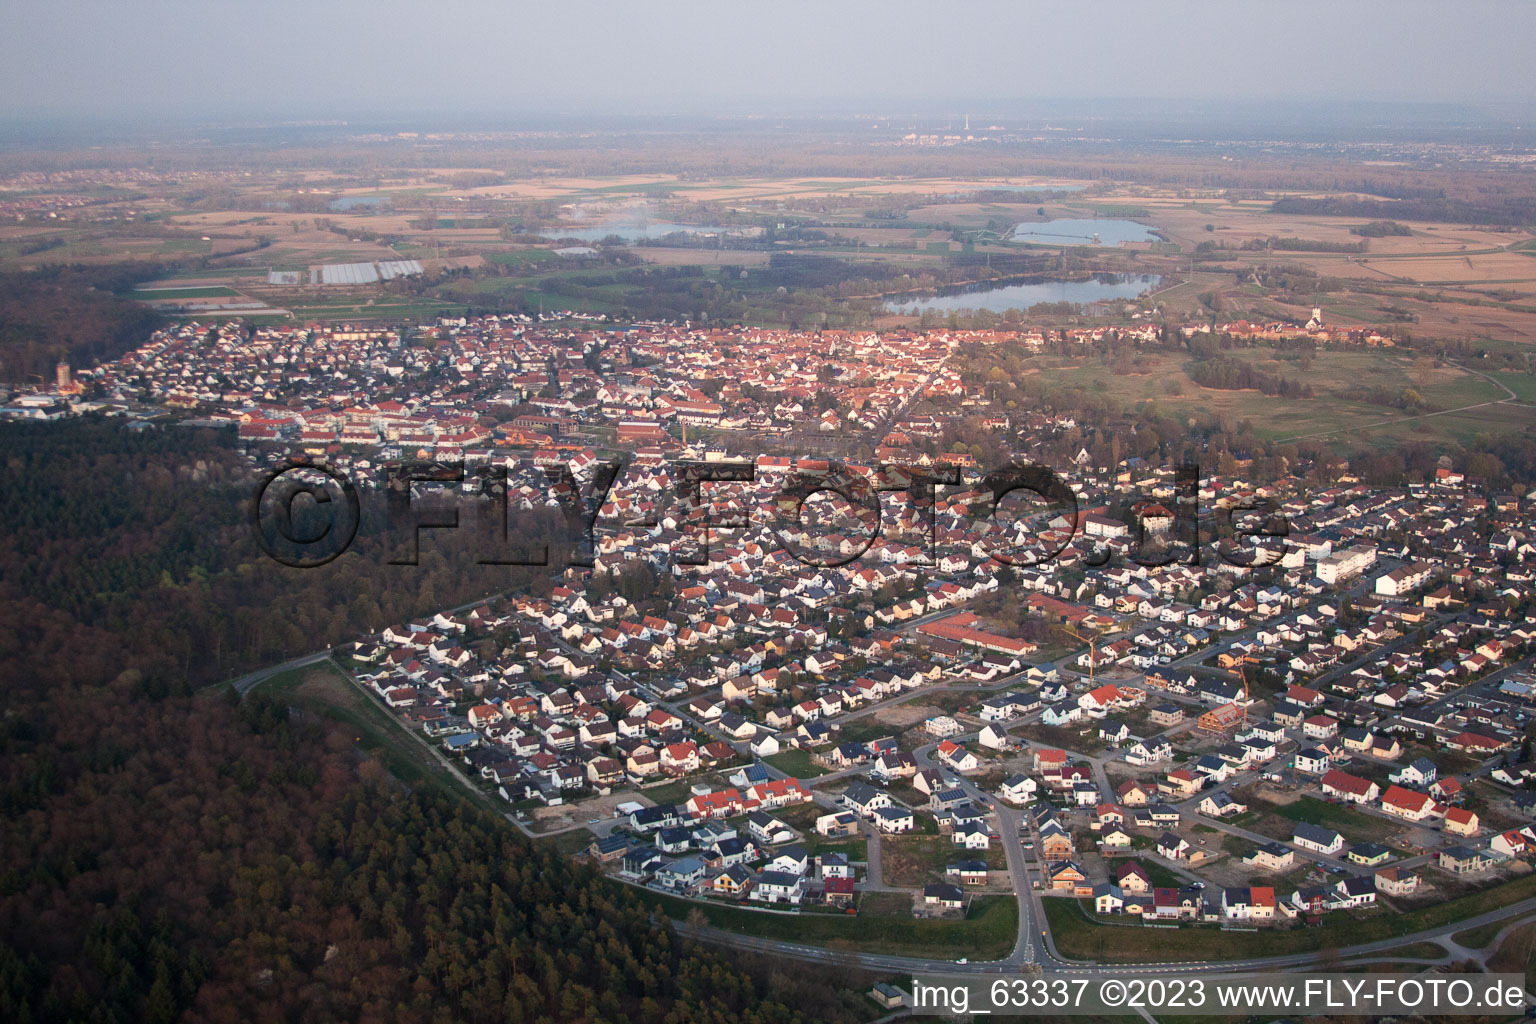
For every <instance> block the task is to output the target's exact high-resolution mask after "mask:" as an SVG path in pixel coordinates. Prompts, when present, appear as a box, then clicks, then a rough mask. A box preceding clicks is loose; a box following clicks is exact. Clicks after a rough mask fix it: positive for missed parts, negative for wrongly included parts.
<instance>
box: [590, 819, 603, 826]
mask: <svg viewBox="0 0 1536 1024" xmlns="http://www.w3.org/2000/svg"><path fill="white" fill-rule="evenodd" d="M602 820H603V819H601V818H592V819H590V820H588V821H587V824H588V825H596V824H597V823H598V822H599V821H602Z"/></svg>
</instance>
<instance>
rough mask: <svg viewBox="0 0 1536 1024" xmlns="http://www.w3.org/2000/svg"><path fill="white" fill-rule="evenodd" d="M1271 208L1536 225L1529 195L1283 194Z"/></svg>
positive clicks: (1533, 203)
mask: <svg viewBox="0 0 1536 1024" xmlns="http://www.w3.org/2000/svg"><path fill="white" fill-rule="evenodd" d="M1271 209H1273V210H1274V211H1275V212H1276V213H1299V214H1304V215H1308V216H1319V215H1321V216H1327V217H1369V218H1371V219H1372V220H1378V221H1387V220H1399V221H1403V220H1439V221H1453V222H1455V223H1459V224H1495V225H1499V226H1501V227H1523V226H1525V225H1529V224H1536V199H1533V198H1531V197H1529V196H1507V197H1504V198H1498V199H1492V198H1490V199H1453V198H1448V197H1446V196H1436V197H1416V198H1411V199H1392V200H1382V199H1351V198H1347V197H1344V196H1328V197H1326V198H1322V199H1305V198H1302V197H1299V196H1287V197H1285V198H1284V199H1277V200H1275V202H1274V204H1273V205H1272V207H1271ZM1362 233H1363V232H1362ZM1394 233H1395V232H1394Z"/></svg>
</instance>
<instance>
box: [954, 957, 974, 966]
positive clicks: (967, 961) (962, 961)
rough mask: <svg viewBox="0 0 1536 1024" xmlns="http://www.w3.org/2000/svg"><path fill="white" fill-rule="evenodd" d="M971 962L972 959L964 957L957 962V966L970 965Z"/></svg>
mask: <svg viewBox="0 0 1536 1024" xmlns="http://www.w3.org/2000/svg"><path fill="white" fill-rule="evenodd" d="M970 962H971V958H970V957H968V956H963V957H961V958H960V959H959V960H956V961H955V963H957V964H968V963H970Z"/></svg>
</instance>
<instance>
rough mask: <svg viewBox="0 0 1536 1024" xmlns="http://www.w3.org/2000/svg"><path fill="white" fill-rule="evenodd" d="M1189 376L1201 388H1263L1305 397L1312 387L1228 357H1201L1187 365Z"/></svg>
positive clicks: (1262, 389) (1271, 391) (1287, 395)
mask: <svg viewBox="0 0 1536 1024" xmlns="http://www.w3.org/2000/svg"><path fill="white" fill-rule="evenodd" d="M1189 377H1190V379H1191V380H1193V381H1194V382H1195V383H1196V384H1199V385H1200V386H1201V387H1204V388H1219V389H1221V390H1223V391H1262V392H1263V393H1264V394H1266V395H1279V396H1280V397H1282V398H1307V397H1310V396H1311V394H1312V389H1311V388H1310V387H1308V386H1307V385H1305V384H1302V383H1300V382H1298V381H1294V380H1291V379H1290V378H1289V377H1278V376H1275V375H1273V374H1268V373H1264V372H1263V371H1261V370H1257V369H1255V368H1254V366H1253V364H1252V363H1249V362H1246V361H1244V360H1242V359H1233V358H1232V357H1230V356H1216V357H1214V358H1212V359H1201V360H1199V361H1198V362H1196V363H1195V364H1194V366H1192V367H1191V368H1190V371H1189Z"/></svg>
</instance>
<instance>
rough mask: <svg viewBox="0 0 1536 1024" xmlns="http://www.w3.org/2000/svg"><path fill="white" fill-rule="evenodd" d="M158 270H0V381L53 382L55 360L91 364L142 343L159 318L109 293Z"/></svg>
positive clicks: (146, 267)
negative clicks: (40, 378)
mask: <svg viewBox="0 0 1536 1024" xmlns="http://www.w3.org/2000/svg"><path fill="white" fill-rule="evenodd" d="M163 272H164V271H163V269H162V268H158V267H155V266H153V265H151V264H118V265H114V266H107V267H58V266H55V267H46V268H44V269H41V270H31V271H12V272H5V273H0V382H5V381H9V382H12V383H33V381H32V380H31V377H32V376H33V375H36V376H39V377H42V378H43V379H44V380H45V381H48V382H50V383H51V382H52V381H53V368H54V365H55V364H56V363H57V362H58V361H59V360H60V359H68V360H69V361H70V362H71V363H73V364H74V365H75V366H94V365H96V364H97V363H101V362H106V361H107V360H111V359H116V358H117V357H118V356H120V355H122V354H123V353H124V352H127V351H128V350H129V349H131V348H133V347H134V346H136V345H139V344H141V343H142V342H143V341H144V339H145V338H147V337H149V336H150V334H151V333H153V332H154V331H155V330H157V329H158V328H159V327H160V326H161V323H162V318H161V316H160V315H159V314H158V313H156V312H154V311H153V310H152V309H150V308H149V307H147V306H144V305H142V304H140V303H137V302H133V301H131V300H129V299H123V298H119V297H118V296H117V295H115V294H113V293H114V292H117V291H121V290H123V289H126V288H129V287H131V286H133V285H134V284H137V283H138V282H140V281H144V280H148V279H149V278H151V277H154V276H155V275H157V274H160V273H163Z"/></svg>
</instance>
